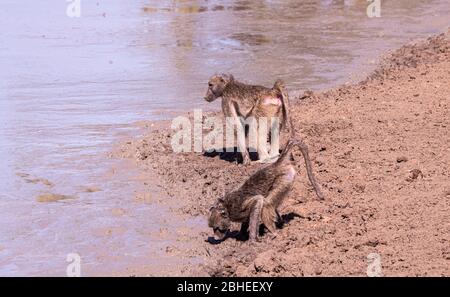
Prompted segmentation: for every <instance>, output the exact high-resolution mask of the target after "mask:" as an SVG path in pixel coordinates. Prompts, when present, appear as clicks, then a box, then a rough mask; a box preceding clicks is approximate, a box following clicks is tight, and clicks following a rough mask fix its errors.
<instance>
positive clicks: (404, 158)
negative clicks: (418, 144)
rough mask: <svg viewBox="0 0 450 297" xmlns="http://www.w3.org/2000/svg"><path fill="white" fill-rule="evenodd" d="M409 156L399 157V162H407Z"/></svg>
mask: <svg viewBox="0 0 450 297" xmlns="http://www.w3.org/2000/svg"><path fill="white" fill-rule="evenodd" d="M407 161H408V158H407V157H406V156H400V157H397V163H402V162H407Z"/></svg>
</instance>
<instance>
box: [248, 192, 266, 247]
mask: <svg viewBox="0 0 450 297" xmlns="http://www.w3.org/2000/svg"><path fill="white" fill-rule="evenodd" d="M253 199H254V203H253V206H252V208H251V210H250V218H249V224H250V226H249V229H250V240H252V241H254V240H256V239H257V236H258V231H259V225H260V220H261V210H262V208H263V204H264V197H263V196H262V195H256V196H254V197H253Z"/></svg>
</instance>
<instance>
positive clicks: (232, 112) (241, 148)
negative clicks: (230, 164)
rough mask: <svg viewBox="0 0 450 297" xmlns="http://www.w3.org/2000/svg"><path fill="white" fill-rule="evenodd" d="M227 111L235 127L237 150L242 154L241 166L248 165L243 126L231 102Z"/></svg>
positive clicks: (248, 157)
mask: <svg viewBox="0 0 450 297" xmlns="http://www.w3.org/2000/svg"><path fill="white" fill-rule="evenodd" d="M228 110H229V113H230V114H229V116H231V117H233V120H234V124H235V125H236V129H237V142H238V148H239V151H240V152H241V154H242V160H243V164H244V165H248V164H250V163H251V160H250V155H249V153H248V151H247V146H246V144H245V126H244V125H243V124H242V120H241V118H240V117H239V116H238V114H237V112H236V108H235V106H234V104H233V103H232V102H230V103H229V105H228Z"/></svg>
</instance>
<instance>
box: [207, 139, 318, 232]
mask: <svg viewBox="0 0 450 297" xmlns="http://www.w3.org/2000/svg"><path fill="white" fill-rule="evenodd" d="M295 146H298V147H299V148H301V151H302V153H303V158H304V159H305V162H306V166H307V167H311V165H310V164H309V162H310V161H309V156H308V150H307V147H306V145H305V144H304V143H303V141H301V140H293V139H291V140H289V141H288V143H287V145H286V147H285V149H284V150H283V152H282V153H281V155H280V157H279V158H278V160H277V161H276V162H275V163H273V164H270V165H267V166H265V167H263V168H261V169H260V170H258V171H256V172H255V173H254V174H253V175H251V176H250V177H249V178H248V180H247V181H246V182H245V183H244V184H243V185H242V186H240V187H239V188H238V189H236V190H234V191H232V192H230V193H227V194H225V196H224V197H221V198H219V199H218V201H217V202H216V203H215V204H214V206H213V207H211V209H210V216H209V221H208V225H209V227H211V228H212V229H213V231H214V234H215V235H216V236H217V237H218V239H219V240H222V239H224V238H225V236H226V234H227V233H228V231H229V228H230V225H231V222H239V223H242V226H241V232H246V231H247V230H246V229H247V228H249V231H250V240H255V239H256V238H257V234H258V229H259V225H260V223H261V222H262V223H263V224H264V225H265V226H266V227H267V229H268V230H269V231H270V232H272V233H273V232H275V223H276V221H277V218H278V217H279V215H278V211H277V210H278V208H279V206H280V205H281V204H282V203H283V200H284V199H285V198H286V197H287V194H288V193H289V191H290V190H291V188H292V185H293V182H294V178H295V174H296V171H295V168H294V166H293V165H292V158H293V157H292V152H291V150H292V148H293V147H295ZM309 169H311V168H309ZM309 178H310V181H311V183H312V185H313V187H314V189H315V191H316V194H317V196H318V197H319V199H324V197H323V194H322V192H321V190H320V187H319V185H318V183H317V181H316V179H315V178H314V175H310V176H309Z"/></svg>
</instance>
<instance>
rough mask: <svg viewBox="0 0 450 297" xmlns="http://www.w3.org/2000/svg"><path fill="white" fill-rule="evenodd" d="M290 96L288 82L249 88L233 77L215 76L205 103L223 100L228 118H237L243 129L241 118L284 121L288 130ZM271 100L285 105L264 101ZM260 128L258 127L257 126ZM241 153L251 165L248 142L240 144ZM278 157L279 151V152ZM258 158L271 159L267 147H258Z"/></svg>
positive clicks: (212, 78) (245, 162) (244, 161)
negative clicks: (288, 96) (267, 86)
mask: <svg viewBox="0 0 450 297" xmlns="http://www.w3.org/2000/svg"><path fill="white" fill-rule="evenodd" d="M286 94H287V93H286V92H285V89H284V83H283V82H282V81H281V80H277V81H276V82H275V84H274V86H273V88H266V87H263V86H255V85H247V84H244V83H241V82H238V81H236V80H235V79H234V77H233V76H232V75H226V74H222V75H214V76H212V77H211V78H210V80H209V82H208V90H207V92H206V96H205V100H206V101H208V102H212V101H214V100H215V99H217V98H219V97H221V98H222V111H223V113H224V116H225V117H228V118H230V117H231V118H234V122H235V123H236V124H237V125H238V128H242V129H243V130H245V129H244V127H242V123H241V122H240V120H239V118H242V119H247V118H248V117H255V118H256V119H257V120H258V119H259V118H260V117H266V118H268V119H269V118H273V117H278V118H279V119H280V123H281V127H283V128H284V127H286V126H287V125H286V123H288V109H289V108H288V103H289V102H288V101H287V99H285V98H286V97H285V95H286ZM267 98H273V99H279V100H280V101H281V105H280V106H277V105H270V104H269V105H267V104H264V100H265V99H267ZM255 126H256V125H255ZM254 128H255V129H257V127H254ZM265 140H267V139H265ZM238 146H239V150H240V152H241V153H242V158H243V163H244V164H249V163H250V156H249V153H248V151H247V148H246V144H245V141H238ZM276 154H278V152H276ZM258 155H259V158H260V159H267V158H269V154H268V152H267V148H266V147H265V146H260V145H258Z"/></svg>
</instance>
